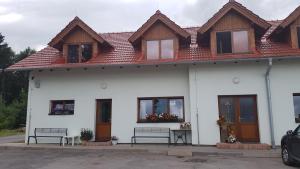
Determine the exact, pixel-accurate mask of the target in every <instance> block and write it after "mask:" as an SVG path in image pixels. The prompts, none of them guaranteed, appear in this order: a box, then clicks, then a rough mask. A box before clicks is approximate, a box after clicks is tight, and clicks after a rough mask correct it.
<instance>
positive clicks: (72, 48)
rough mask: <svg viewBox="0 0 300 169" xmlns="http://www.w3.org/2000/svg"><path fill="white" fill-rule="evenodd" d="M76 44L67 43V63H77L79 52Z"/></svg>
mask: <svg viewBox="0 0 300 169" xmlns="http://www.w3.org/2000/svg"><path fill="white" fill-rule="evenodd" d="M78 47H79V46H78V45H69V46H68V63H78V61H79V53H78V51H79V50H78Z"/></svg>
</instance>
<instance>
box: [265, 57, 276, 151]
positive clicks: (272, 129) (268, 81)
mask: <svg viewBox="0 0 300 169" xmlns="http://www.w3.org/2000/svg"><path fill="white" fill-rule="evenodd" d="M272 65H273V61H272V58H270V59H269V62H268V68H267V71H266V74H265V80H266V89H267V101H268V111H269V124H270V130H271V132H270V134H271V145H272V148H273V149H275V148H276V147H275V137H274V122H273V110H272V95H271V82H270V72H271V69H272Z"/></svg>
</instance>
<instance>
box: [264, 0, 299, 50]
mask: <svg viewBox="0 0 300 169" xmlns="http://www.w3.org/2000/svg"><path fill="white" fill-rule="evenodd" d="M269 37H270V38H271V39H272V40H274V41H279V42H284V43H289V44H290V46H291V47H292V48H294V49H299V48H300V6H299V7H297V8H296V9H295V10H294V11H293V12H292V13H291V14H290V15H289V16H288V17H287V18H285V19H284V20H283V21H282V22H281V23H280V24H279V25H278V26H277V27H276V29H275V30H274V31H273V32H272V34H271V35H270V36H269Z"/></svg>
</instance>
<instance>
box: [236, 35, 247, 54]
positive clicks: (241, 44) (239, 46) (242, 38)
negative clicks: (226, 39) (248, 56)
mask: <svg viewBox="0 0 300 169" xmlns="http://www.w3.org/2000/svg"><path fill="white" fill-rule="evenodd" d="M232 33H233V34H232V37H233V53H244V52H248V50H249V45H248V32H247V31H238V32H232Z"/></svg>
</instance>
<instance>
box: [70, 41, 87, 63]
mask: <svg viewBox="0 0 300 169" xmlns="http://www.w3.org/2000/svg"><path fill="white" fill-rule="evenodd" d="M92 55H93V46H92V45H91V44H80V45H77V44H76V45H68V59H67V61H68V63H79V62H86V61H88V60H89V59H91V58H92Z"/></svg>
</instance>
